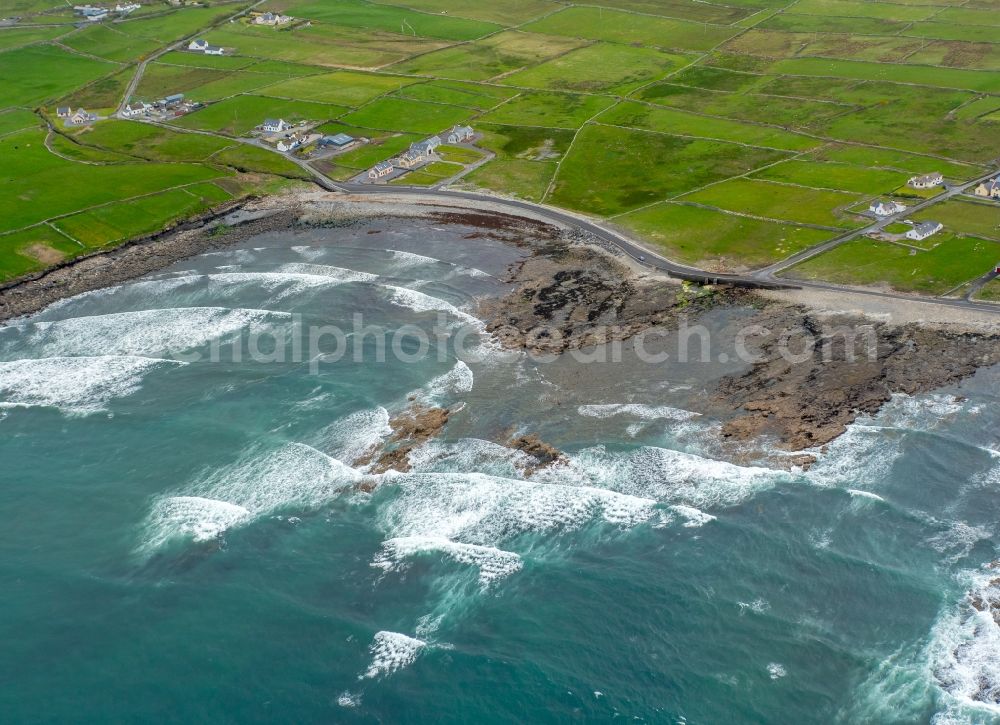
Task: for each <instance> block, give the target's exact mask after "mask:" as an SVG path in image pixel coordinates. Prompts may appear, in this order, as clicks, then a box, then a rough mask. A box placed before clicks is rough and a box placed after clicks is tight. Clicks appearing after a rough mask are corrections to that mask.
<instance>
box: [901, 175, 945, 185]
mask: <svg viewBox="0 0 1000 725" xmlns="http://www.w3.org/2000/svg"><path fill="white" fill-rule="evenodd" d="M906 183H907V184H909V185H910V186H911V187H913V188H914V189H931V188H933V187H935V186H941V184H943V183H944V177H943V176H941V174H940V173H938V172H937V171H935V172H933V173H931V174H923V175H921V176H914V177H911V178H910V180H909V181H908V182H906Z"/></svg>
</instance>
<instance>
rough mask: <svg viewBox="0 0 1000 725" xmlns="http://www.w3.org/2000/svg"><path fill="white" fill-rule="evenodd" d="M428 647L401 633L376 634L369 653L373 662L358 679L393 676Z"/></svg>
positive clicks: (421, 641) (424, 643) (383, 632)
mask: <svg viewBox="0 0 1000 725" xmlns="http://www.w3.org/2000/svg"><path fill="white" fill-rule="evenodd" d="M426 646H427V643H426V642H424V641H423V640H421V639H415V638H413V637H407V636H406V635H405V634H400V633H399V632H385V631H382V632H376V633H375V637H374V638H373V639H372V643H371V646H370V647H369V648H368V651H369V652H370V653H371V656H372V662H371V664H370V665H369V666H368V669H367V670H365V672H364V674H362V675H359V676H358V679H359V680H362V679H372V678H375V677H379V676H380V675H391V674H392V673H393V672H396V671H397V670H401V669H403V668H404V667H406V666H407V665H410V664H412V663H413V661H414V660H416V659H417V655H419V654H420V651H421V650H422V649H423V648H424V647H426Z"/></svg>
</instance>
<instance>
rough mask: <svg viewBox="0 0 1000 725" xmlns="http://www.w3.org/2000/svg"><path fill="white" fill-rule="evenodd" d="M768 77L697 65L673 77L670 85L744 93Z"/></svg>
mask: <svg viewBox="0 0 1000 725" xmlns="http://www.w3.org/2000/svg"><path fill="white" fill-rule="evenodd" d="M766 77H767V76H762V75H757V74H753V73H738V72H736V71H731V70H725V69H723V68H712V67H711V66H707V65H696V66H691V67H689V68H685V69H684V70H682V71H680V72H679V73H675V74H674V75H672V76H671V77H670V83H677V84H680V85H682V86H694V87H695V88H705V89H708V90H712V91H744V90H747V89H749V88H752V87H754V86H755V85H757V84H759V83H760V82H761V81H762V80H764V79H765V78H766Z"/></svg>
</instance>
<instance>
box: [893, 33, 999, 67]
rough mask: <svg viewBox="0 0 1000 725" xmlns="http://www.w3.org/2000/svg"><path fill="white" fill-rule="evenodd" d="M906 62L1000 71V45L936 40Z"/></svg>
mask: <svg viewBox="0 0 1000 725" xmlns="http://www.w3.org/2000/svg"><path fill="white" fill-rule="evenodd" d="M906 62H907V63H922V64H925V65H944V66H948V67H949V68H975V69H985V70H998V69H1000V45H997V44H995V43H965V42H958V41H951V40H936V41H933V42H931V43H929V44H927V45H925V46H923V47H922V48H920V49H919V50H917V51H916V52H915V53H913V54H912V55H911V56H909V57H908V58H907V59H906Z"/></svg>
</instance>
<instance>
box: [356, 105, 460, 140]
mask: <svg viewBox="0 0 1000 725" xmlns="http://www.w3.org/2000/svg"><path fill="white" fill-rule="evenodd" d="M470 115H471V112H470V111H469V110H468V109H466V108H460V107H458V106H444V105H441V104H439V103H422V102H421V101H408V100H405V99H402V98H380V99H378V100H376V101H373V102H372V103H370V104H368V105H367V106H365V107H363V108H361V109H359V110H357V111H354V112H352V113H348V114H347V115H346V116H344V117H343V119H341V120H342V121H343V122H344V123H348V124H351V125H353V126H361V127H363V128H374V129H379V130H382V131H407V132H410V133H424V134H433V133H438V132H440V131H444V130H445V129H446V128H448V127H449V126H454V125H455V124H456V123H459V122H460V121H464V120H466V119H467V118H468V117H469V116H470Z"/></svg>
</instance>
